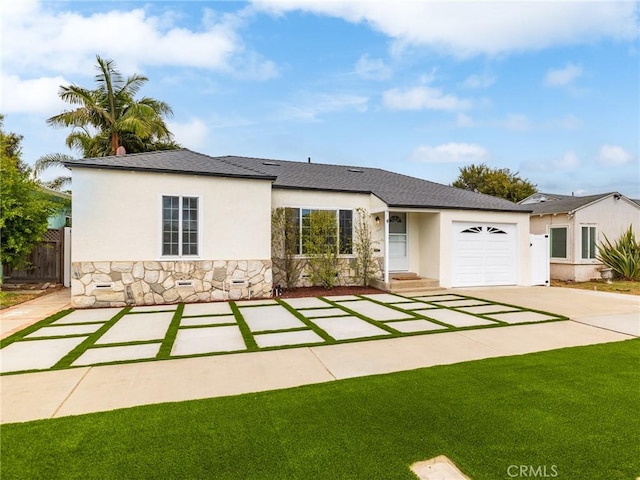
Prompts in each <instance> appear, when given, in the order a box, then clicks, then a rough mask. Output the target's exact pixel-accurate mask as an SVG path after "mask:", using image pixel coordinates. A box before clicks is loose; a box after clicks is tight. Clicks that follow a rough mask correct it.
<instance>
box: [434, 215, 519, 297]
mask: <svg viewBox="0 0 640 480" xmlns="http://www.w3.org/2000/svg"><path fill="white" fill-rule="evenodd" d="M453 222H478V223H510V224H515V225H516V242H517V246H516V259H517V264H516V278H517V285H531V263H530V262H531V260H530V256H531V255H530V246H529V214H528V213H517V212H484V211H478V210H443V211H442V212H441V214H440V259H441V263H440V286H441V287H445V288H449V287H451V285H452V283H453V278H452V276H453V271H452V270H453V258H452V253H453V252H452V247H453V244H454V241H453V240H454V239H453V238H452V237H453V235H452V230H453V229H452V223H453Z"/></svg>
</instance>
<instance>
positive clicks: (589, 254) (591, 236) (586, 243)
mask: <svg viewBox="0 0 640 480" xmlns="http://www.w3.org/2000/svg"><path fill="white" fill-rule="evenodd" d="M582 258H583V260H589V259H593V258H596V227H582Z"/></svg>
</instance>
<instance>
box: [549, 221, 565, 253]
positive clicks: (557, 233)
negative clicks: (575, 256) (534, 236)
mask: <svg viewBox="0 0 640 480" xmlns="http://www.w3.org/2000/svg"><path fill="white" fill-rule="evenodd" d="M549 237H550V241H551V258H562V259H566V258H567V227H551V228H549Z"/></svg>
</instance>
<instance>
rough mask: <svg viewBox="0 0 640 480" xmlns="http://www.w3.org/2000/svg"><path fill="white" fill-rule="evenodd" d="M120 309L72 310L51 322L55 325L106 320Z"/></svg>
mask: <svg viewBox="0 0 640 480" xmlns="http://www.w3.org/2000/svg"><path fill="white" fill-rule="evenodd" d="M121 311H122V309H121V308H96V309H88V310H74V311H73V312H71V313H69V314H68V315H65V316H64V317H62V318H60V319H58V320H56V321H55V322H53V323H54V324H55V325H67V324H70V323H90V322H107V321H109V320H111V319H112V318H113V317H114V316H116V315H117V314H118V313H120V312H121Z"/></svg>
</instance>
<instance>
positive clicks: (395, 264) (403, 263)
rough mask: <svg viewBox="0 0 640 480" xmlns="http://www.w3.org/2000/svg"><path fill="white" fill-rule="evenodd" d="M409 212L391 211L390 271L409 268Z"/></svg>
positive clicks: (404, 270) (403, 270) (402, 270)
mask: <svg viewBox="0 0 640 480" xmlns="http://www.w3.org/2000/svg"><path fill="white" fill-rule="evenodd" d="M408 250H409V249H408V242H407V214H406V213H400V212H389V271H391V272H406V271H408V270H409V255H408Z"/></svg>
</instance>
